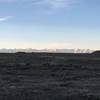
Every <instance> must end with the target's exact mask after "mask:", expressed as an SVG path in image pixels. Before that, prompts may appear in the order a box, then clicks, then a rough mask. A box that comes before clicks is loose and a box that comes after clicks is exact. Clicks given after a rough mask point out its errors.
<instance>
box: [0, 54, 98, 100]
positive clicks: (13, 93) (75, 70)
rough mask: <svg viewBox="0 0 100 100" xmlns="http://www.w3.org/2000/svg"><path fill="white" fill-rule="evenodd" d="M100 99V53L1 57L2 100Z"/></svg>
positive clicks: (0, 97)
mask: <svg viewBox="0 0 100 100" xmlns="http://www.w3.org/2000/svg"><path fill="white" fill-rule="evenodd" d="M99 98H100V55H99V54H54V53H15V54H3V53H2V54H0V100H100V99H99Z"/></svg>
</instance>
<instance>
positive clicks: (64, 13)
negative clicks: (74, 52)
mask: <svg viewBox="0 0 100 100" xmlns="http://www.w3.org/2000/svg"><path fill="white" fill-rule="evenodd" d="M99 45H100V0H0V48H83V49H100V46H99Z"/></svg>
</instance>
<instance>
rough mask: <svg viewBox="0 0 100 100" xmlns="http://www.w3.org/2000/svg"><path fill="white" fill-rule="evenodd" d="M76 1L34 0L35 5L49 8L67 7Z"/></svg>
mask: <svg viewBox="0 0 100 100" xmlns="http://www.w3.org/2000/svg"><path fill="white" fill-rule="evenodd" d="M76 1H77V0H33V5H35V6H39V7H40V6H42V7H49V8H66V7H69V6H70V5H72V4H74V3H75V2H76Z"/></svg>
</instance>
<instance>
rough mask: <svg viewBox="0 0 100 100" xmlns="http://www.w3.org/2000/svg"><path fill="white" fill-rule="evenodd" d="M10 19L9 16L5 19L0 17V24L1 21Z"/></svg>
mask: <svg viewBox="0 0 100 100" xmlns="http://www.w3.org/2000/svg"><path fill="white" fill-rule="evenodd" d="M10 18H11V16H7V17H0V22H1V21H6V20H9V19H10Z"/></svg>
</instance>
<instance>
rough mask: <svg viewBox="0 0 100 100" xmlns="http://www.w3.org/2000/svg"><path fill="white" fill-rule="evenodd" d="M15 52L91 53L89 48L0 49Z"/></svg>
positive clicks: (4, 51)
mask: <svg viewBox="0 0 100 100" xmlns="http://www.w3.org/2000/svg"><path fill="white" fill-rule="evenodd" d="M16 52H29V53H30V52H54V53H92V52H93V50H90V49H32V48H29V49H5V48H4V49H0V53H16Z"/></svg>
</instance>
